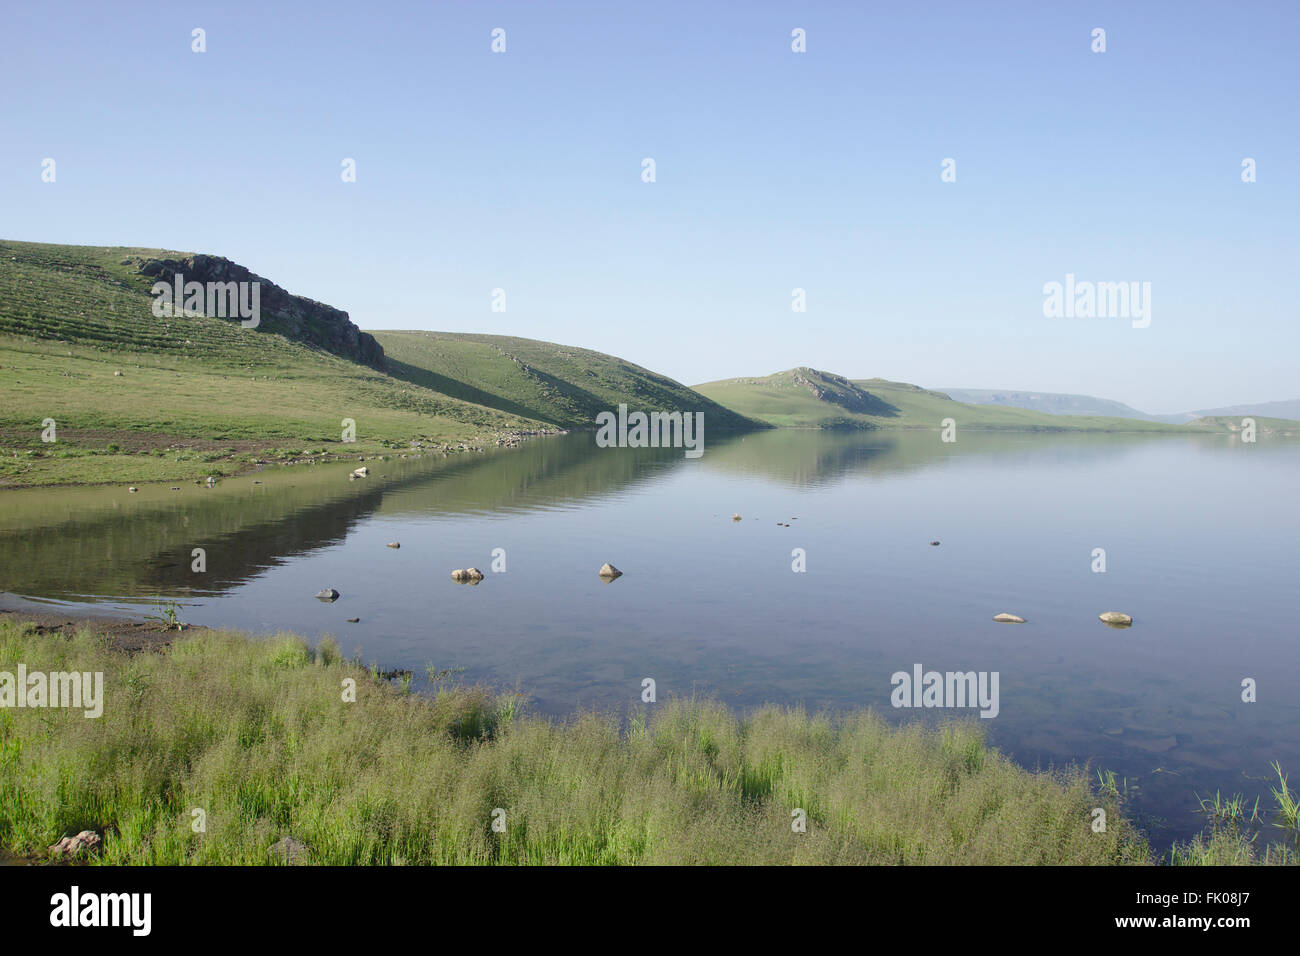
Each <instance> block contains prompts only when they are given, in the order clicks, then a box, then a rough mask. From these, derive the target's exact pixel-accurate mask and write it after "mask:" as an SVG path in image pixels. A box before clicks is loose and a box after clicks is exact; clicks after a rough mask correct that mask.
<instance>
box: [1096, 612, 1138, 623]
mask: <svg viewBox="0 0 1300 956" xmlns="http://www.w3.org/2000/svg"><path fill="white" fill-rule="evenodd" d="M1097 617H1098V618H1099V619H1100V620H1101V622H1102V623H1103V624H1109V625H1110V626H1111V627H1132V626H1133V618H1131V617H1129V616H1128V615H1127V614H1122V613H1120V612H1119V611H1104V612H1102V613H1101V614H1098V615H1097Z"/></svg>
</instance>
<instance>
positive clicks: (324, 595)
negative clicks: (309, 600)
mask: <svg viewBox="0 0 1300 956" xmlns="http://www.w3.org/2000/svg"><path fill="white" fill-rule="evenodd" d="M316 597H317V598H319V599H320V600H322V601H337V600H338V599H339V592H338V591H335V590H334V589H333V588H326V589H325V590H324V591H317V592H316Z"/></svg>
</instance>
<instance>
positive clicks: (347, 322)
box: [138, 255, 388, 372]
mask: <svg viewBox="0 0 1300 956" xmlns="http://www.w3.org/2000/svg"><path fill="white" fill-rule="evenodd" d="M138 271H139V273H140V274H141V275H146V276H149V277H150V278H152V279H154V280H155V281H158V282H169V283H170V282H174V281H175V278H176V275H177V274H178V273H179V274H180V275H182V276H183V277H184V280H185V281H186V282H202V283H204V285H206V284H207V283H209V282H222V283H225V282H257V283H260V285H261V288H260V290H259V295H260V315H259V318H260V321H259V323H258V325H257V331H259V332H274V333H277V334H279V335H283V336H284V337H285V338H287V339H293V340H294V341H295V342H303V343H305V344H307V345H313V346H316V347H317V348H320V349H324V350H325V351H326V352H331V353H333V354H334V355H338V356H340V357H342V358H346V359H350V360H351V361H353V362H359V363H360V364H362V365H368V366H370V367H371V368H373V369H378V370H379V371H381V372H383V371H387V368H388V366H387V362H386V361H385V359H384V349H383V346H381V345H380V344H379V343H378V342H377V341H375V338H374V336H372V335H370V334H369V333H368V332H362V331H361V330H360V329H359V328H357V327H356V326H355V325H354V324H353V323H352V320H351V319H349V318H348V314H347V313H346V312H344V311H343V310H342V309H336V308H334V307H333V306H330V305H325V304H324V303H322V302H316V301H314V300H312V299H307V298H304V297H303V296H300V295H293V294H291V293H289V292H286V291H285V290H284V289H282V288H280V287H279V286H278V285H275V284H274V283H272V282H268V281H267V280H266V279H263V278H262V277H261V276H258V275H255V274H254V273H252V272H250V271H249V270H248V269H246V268H244V267H243V266H241V265H239V264H238V263H236V262H231V261H230V260H229V259H225V258H222V257H221V256H207V255H192V256H185V257H184V258H181V259H141V260H139V268H138ZM230 321H232V322H234V321H239V319H238V318H231V319H230Z"/></svg>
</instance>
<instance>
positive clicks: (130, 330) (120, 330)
mask: <svg viewBox="0 0 1300 956" xmlns="http://www.w3.org/2000/svg"><path fill="white" fill-rule="evenodd" d="M183 256H184V254H182V253H170V252H165V251H163V250H155V249H139V248H122V247H116V248H107V247H84V246H59V245H47V244H42V243H25V242H8V241H0V383H3V385H2V387H3V402H0V485H13V484H68V483H92V482H104V481H149V480H178V479H186V478H197V477H201V476H203V475H207V474H216V475H221V474H231V473H233V472H237V471H240V470H242V469H244V468H247V467H248V466H249V465H250V464H252V463H253V462H254V461H281V460H304V459H307V458H313V459H317V460H318V459H320V458H322V457H330V456H333V455H341V454H346V455H349V456H350V455H358V456H361V455H371V454H376V453H380V452H383V451H385V450H393V449H399V448H400V449H403V450H405V449H407V448H408V447H409V446H410V444H411V443H412V442H418V443H421V444H423V445H425V446H426V447H428V446H441V447H451V448H458V447H459V446H460V445H461V444H485V443H491V442H493V441H497V440H502V441H504V440H507V439H505V438H504V436H505V435H507V434H509V433H513V432H519V431H533V430H539V429H544V428H546V427H547V426H546V425H544V424H543V423H540V422H537V421H533V420H531V419H526V418H522V417H520V416H517V415H511V414H508V413H505V412H502V411H500V410H499V409H495V408H485V407H483V406H481V405H474V404H471V403H468V402H465V401H462V400H460V399H458V398H456V397H453V396H449V395H446V394H440V393H438V392H436V391H433V390H431V389H429V388H425V387H422V386H420V385H416V384H413V383H411V382H409V381H404V380H401V379H398V378H394V377H393V376H391V375H387V374H385V373H383V372H381V371H378V370H376V369H374V368H371V367H368V366H366V365H362V364H359V363H358V362H354V361H349V360H348V359H346V358H343V357H340V356H339V355H336V354H332V353H331V352H328V351H325V349H324V348H322V347H320V346H318V345H314V344H310V343H309V342H302V341H293V340H291V339H290V338H287V337H286V336H284V335H281V334H277V333H275V332H272V331H268V330H267V329H266V328H262V327H259V328H257V329H249V328H244V327H243V326H242V325H241V324H240V323H239V321H237V320H234V319H218V318H207V317H204V316H202V315H193V314H186V315H178V316H175V317H167V318H156V317H155V316H154V315H153V312H152V309H151V306H152V303H153V300H152V298H151V296H150V294H149V289H150V286H151V285H152V283H153V279H151V278H150V277H149V276H146V275H140V274H138V273H137V270H138V269H139V263H141V262H145V261H149V260H154V259H180V258H182V257H183ZM223 261H224V260H223ZM299 301H301V302H305V303H308V305H314V304H312V303H310V302H309V300H299ZM315 305H318V304H315ZM321 310H322V313H323V314H325V315H326V319H328V318H329V316H330V315H334V314H337V315H342V316H343V317H344V319H346V314H344V313H338V312H337V310H331V309H329V307H328V306H323V307H321ZM292 318H295V319H296V320H297V321H298V324H299V326H302V332H303V334H304V335H305V336H307V337H313V336H314V337H317V338H320V337H321V331H322V330H321V327H320V326H313V325H310V324H308V325H306V326H303V317H302V316H301V315H299V316H295V317H292ZM308 318H310V317H308ZM263 325H264V326H270V325H272V323H271V322H266V323H263ZM326 331H329V330H326ZM367 338H368V337H367ZM345 418H351V419H353V420H354V421H355V422H356V439H357V440H356V443H355V444H352V443H344V442H343V441H342V438H343V434H342V420H343V419H345ZM47 419H53V420H54V422H55V432H54V436H55V437H56V439H57V440H56V441H54V442H44V441H42V432H43V431H45V429H44V428H43V426H42V422H44V421H45V420H47Z"/></svg>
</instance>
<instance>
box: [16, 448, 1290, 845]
mask: <svg viewBox="0 0 1300 956" xmlns="http://www.w3.org/2000/svg"><path fill="white" fill-rule="evenodd" d="M368 465H369V466H370V467H371V470H372V477H370V478H368V479H365V480H362V481H356V482H348V481H347V480H346V474H347V471H348V470H350V469H351V468H353V467H356V466H355V464H352V465H346V466H344V465H320V466H312V467H299V468H297V469H287V470H281V471H276V472H266V473H263V474H260V475H255V476H250V477H247V478H241V479H235V480H228V481H224V482H222V483H220V484H219V485H218V486H217V487H216V488H213V489H207V488H204V487H200V486H196V485H194V484H191V483H184V484H181V485H180V490H179V491H171V490H169V489H170V486H169V485H166V484H164V485H162V486H160V487H151V486H142V487H141V491H140V492H139V493H138V494H129V493H128V492H127V490H126V488H124V487H122V488H112V489H67V490H53V491H9V492H5V493H3V494H0V588H4V589H5V590H7V591H9V592H11V594H12V595H19V596H23V597H25V598H28V599H32V598H35V599H40V600H45V601H57V602H77V604H78V607H77V610H78V611H92V610H93V611H95V612H97V613H103V612H105V611H111V610H113V609H119V610H125V611H129V612H131V613H135V614H139V613H142V612H143V613H149V612H151V611H152V607H151V606H150V605H152V604H153V603H154V602H155V601H156V600H157V599H159V598H161V599H163V600H176V601H177V602H179V603H180V604H181V610H180V616H181V617H182V619H184V620H188V621H190V622H193V623H200V624H212V625H226V626H234V627H240V628H246V629H250V630H255V631H259V632H262V631H274V630H279V629H284V630H292V631H297V632H300V633H304V634H307V635H309V636H313V637H314V636H317V635H321V634H326V633H329V634H334V635H336V636H337V638H338V640H339V644H340V646H341V647H342V649H343V650H344V652H345V653H347V654H349V655H351V654H352V652H353V651H354V650H356V649H358V648H359V649H360V651H361V654H362V656H363V657H364V659H365V660H366V661H367V662H370V661H377V662H379V663H381V664H382V665H383V666H385V667H411V668H414V669H415V670H416V672H417V674H423V673H424V670H425V666H426V665H427V664H430V663H432V664H434V665H436V666H437V667H440V668H441V667H455V668H462V667H463V668H464V669H465V671H464V674H463V679H467V680H483V681H487V682H490V683H493V684H496V685H499V686H506V687H514V686H515V685H518V686H519V688H520V689H521V690H522V691H523V692H525V693H526V694H527V695H528V697H529V698H530V700H531V705H530V706H531V707H532V708H533V709H534V710H536V711H541V712H544V713H548V714H565V713H569V712H571V711H572V710H574V709H575V708H578V707H600V708H614V709H622V708H624V707H626V706H627V705H629V704H631V703H633V702H637V701H639V699H640V694H641V687H642V683H641V682H642V679H643V678H645V677H652V678H654V680H655V681H656V683H657V692H658V696H659V699H660V700H661V701H662V700H664V699H665V698H667V697H669V696H672V695H689V694H691V693H703V694H708V695H713V696H716V697H718V698H719V699H721V700H724V701H726V702H728V703H730V704H732V705H734V706H736V707H737V708H742V709H743V708H748V707H752V706H755V705H758V704H762V703H766V702H775V703H796V702H798V703H803V704H805V705H806V706H807V707H809V708H810V709H820V708H823V707H827V708H833V709H840V708H850V707H861V706H867V705H870V706H874V707H876V708H877V709H879V710H882V711H884V712H885V713H886V715H887V716H888V717H890V719H895V720H916V719H923V718H924V717H925V716H926V715H929V716H933V715H934V714H935V713H936V712H935V711H920V710H894V709H892V708H891V707H890V704H889V697H890V691H891V689H892V688H891V685H890V676H891V675H892V674H893V673H894V672H895V671H899V670H903V671H910V670H911V669H912V665H913V664H914V663H917V662H919V663H921V664H923V665H924V667H925V669H927V670H929V669H934V670H939V671H949V670H953V671H955V670H962V671H966V670H975V671H997V672H998V673H999V675H1000V688H999V689H1000V700H999V703H1000V712H999V714H998V716H997V717H996V718H994V719H989V720H984V721H982V723H984V724H985V725H986V726H987V728H988V730H989V731H990V733H991V735H992V740H993V743H994V744H995V745H997V746H998V747H1000V748H1002V749H1003V750H1004V751H1006V752H1008V753H1010V754H1011V755H1013V756H1014V757H1015V758H1016V759H1017V760H1018V761H1019V762H1021V763H1022V764H1024V765H1025V766H1028V767H1031V768H1035V767H1046V766H1048V765H1061V764H1064V763H1067V762H1071V761H1073V762H1084V761H1090V762H1091V763H1092V765H1093V766H1094V767H1103V768H1106V769H1110V770H1114V771H1116V772H1117V773H1119V774H1120V775H1121V776H1127V777H1128V778H1129V782H1130V787H1132V786H1134V785H1136V786H1137V793H1136V802H1135V804H1134V807H1135V809H1136V810H1137V811H1138V812H1139V813H1140V814H1142V817H1143V820H1144V821H1145V822H1146V823H1147V824H1148V826H1149V829H1150V832H1151V834H1152V836H1153V837H1154V838H1156V839H1157V840H1166V841H1167V840H1168V839H1169V838H1172V837H1186V836H1187V835H1189V834H1190V833H1191V832H1193V831H1194V830H1195V829H1197V827H1198V821H1197V818H1196V816H1195V815H1194V813H1193V812H1192V811H1193V810H1194V807H1195V796H1194V794H1195V793H1200V794H1202V795H1205V794H1212V793H1213V792H1214V791H1215V790H1222V791H1224V793H1225V794H1228V793H1233V792H1237V791H1241V792H1243V793H1245V794H1247V795H1248V796H1249V797H1250V798H1251V799H1252V800H1253V799H1254V797H1255V796H1256V795H1260V796H1262V798H1263V799H1262V801H1261V804H1262V805H1271V798H1270V796H1269V791H1268V777H1269V774H1270V770H1269V764H1270V762H1271V761H1273V760H1280V761H1281V762H1282V765H1283V768H1284V769H1289V770H1290V771H1291V772H1293V773H1294V774H1295V775H1297V776H1300V744H1298V743H1297V741H1296V737H1295V733H1294V729H1295V726H1296V723H1297V717H1300V653H1297V627H1296V618H1297V614H1296V599H1297V588H1296V560H1295V559H1296V550H1297V540H1298V533H1300V506H1298V505H1297V498H1296V478H1297V476H1300V444H1294V443H1293V444H1272V445H1270V444H1266V443H1259V444H1255V445H1243V444H1240V443H1237V442H1235V441H1231V440H1229V439H1227V438H1217V437H1208V436H1207V437H1199V438H1191V437H1189V438H1184V437H1181V436H1160V437H1119V436H1097V437H1088V436H1051V435H1031V434H1022V435H1014V436H1008V435H1002V436H996V435H990V436H972V435H971V434H970V433H969V432H968V433H966V434H965V435H963V436H961V439H960V441H958V442H957V443H956V444H943V443H941V442H940V441H939V436H938V434H931V433H925V434H896V435H886V436H881V435H875V436H872V435H861V434H836V433H828V432H816V431H779V432H767V433H761V434H752V435H748V436H746V437H744V438H740V437H735V438H730V439H722V438H718V437H717V436H713V437H711V438H710V441H709V444H708V445H707V447H706V453H705V455H704V457H703V458H701V459H699V460H688V459H685V458H684V457H683V456H682V454H681V452H680V451H667V450H664V451H660V450H653V451H651V450H643V451H632V450H627V449H599V448H596V447H595V444H594V439H593V436H591V435H587V434H583V435H571V436H566V437H562V438H555V439H544V440H537V441H533V442H530V443H528V444H526V445H525V447H523V448H522V449H518V450H512V451H503V452H490V453H483V454H473V455H462V456H459V457H457V456H453V457H451V458H446V459H444V458H441V457H438V458H436V459H421V460H390V461H386V462H376V461H372V462H368ZM255 480H260V481H261V482H262V483H261V484H254V481H255ZM733 512H739V513H740V514H741V515H742V516H743V520H742V521H739V522H733V521H732V519H731V515H732V513H733ZM778 522H783V523H784V522H788V523H789V525H790V527H783V526H780V525H779V524H778ZM934 539H938V540H940V541H941V542H942V544H941V545H940V546H939V547H931V546H930V544H929V542H930V541H931V540H934ZM389 541H400V542H401V545H402V546H401V549H400V550H392V549H389V548H386V547H385V544H386V543H387V542H389ZM196 547H201V548H204V549H206V552H207V571H206V573H203V574H196V573H193V572H192V571H191V570H190V565H191V560H192V559H191V556H190V554H191V549H192V548H196ZM496 548H501V549H504V551H505V562H506V570H505V572H504V573H494V572H492V571H491V567H492V564H493V556H492V554H493V550H494V549H496ZM794 548H802V549H804V551H805V552H806V555H807V571H806V573H794V572H792V570H791V562H792V556H791V551H792V549H794ZM1094 548H1105V549H1106V560H1107V571H1106V572H1105V573H1094V572H1093V571H1092V564H1093V556H1092V552H1093V549H1094ZM605 561H610V562H612V563H614V564H615V565H617V566H618V567H619V568H621V569H622V570H623V571H624V572H626V573H625V576H624V577H622V578H621V579H619V580H617V581H614V582H613V583H611V584H605V583H603V582H602V581H601V580H600V579H599V578H598V577H597V575H596V571H597V569H598V568H599V567H600V565H601V564H602V563H603V562H605ZM471 565H475V566H477V567H479V568H481V569H483V570H484V571H485V572H487V578H486V580H484V581H483V582H482V584H480V585H479V586H477V587H468V586H464V585H459V584H456V583H455V582H453V581H452V580H451V579H450V577H449V573H450V572H451V571H452V570H453V569H454V568H461V567H468V566H471ZM325 587H333V588H336V589H337V590H339V591H340V592H341V593H342V597H341V598H340V599H339V600H338V601H337V602H335V603H333V604H322V603H320V602H317V601H316V600H314V599H313V595H314V594H315V592H317V591H318V590H320V589H322V588H325ZM141 602H143V606H141ZM10 603H13V601H12V600H11V601H10ZM1106 610H1119V611H1124V612H1127V613H1129V614H1131V615H1133V617H1134V619H1135V621H1136V623H1135V626H1134V627H1132V628H1131V629H1127V630H1116V629H1111V628H1108V627H1106V626H1104V625H1103V624H1101V622H1099V621H1098V620H1097V615H1098V614H1099V613H1100V612H1102V611H1106ZM999 611H1009V612H1012V613H1015V614H1019V615H1020V616H1022V617H1025V618H1027V619H1028V621H1029V623H1027V624H1024V625H1002V624H996V623H994V622H993V621H992V620H990V619H991V617H992V616H993V615H994V614H995V613H997V612H999ZM350 617H359V618H361V622H360V623H359V624H348V623H346V619H347V618H350ZM1244 678H1254V679H1255V680H1256V681H1257V683H1258V701H1257V702H1256V703H1243V702H1242V700H1241V693H1242V689H1241V682H1242V680H1243V679H1244ZM969 713H971V714H973V713H974V711H969ZM1293 779H1295V777H1293Z"/></svg>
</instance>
